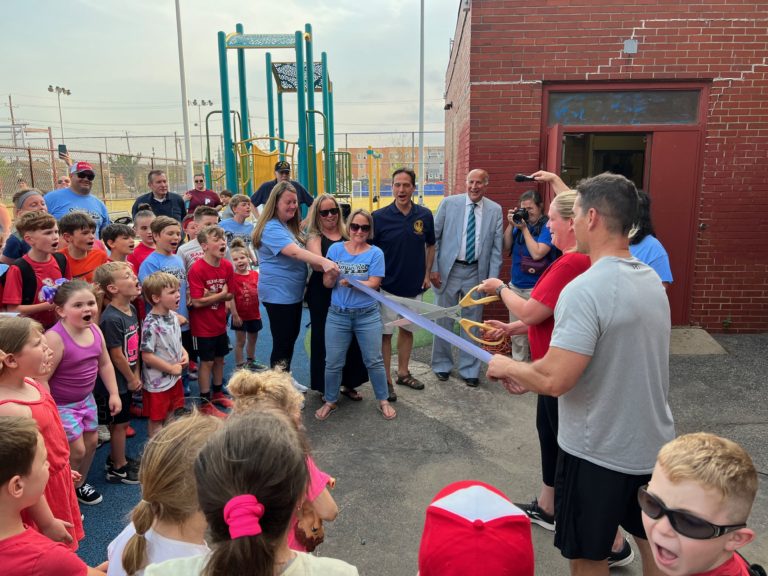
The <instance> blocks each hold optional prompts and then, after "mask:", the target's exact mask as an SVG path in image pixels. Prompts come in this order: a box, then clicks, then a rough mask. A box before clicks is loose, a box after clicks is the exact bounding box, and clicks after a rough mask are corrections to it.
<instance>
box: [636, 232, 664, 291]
mask: <svg viewBox="0 0 768 576" xmlns="http://www.w3.org/2000/svg"><path fill="white" fill-rule="evenodd" d="M629 253H630V254H632V256H634V257H635V258H637V259H638V260H640V262H645V263H646V264H648V266H650V267H651V268H653V269H654V270H655V271H656V274H658V275H659V278H661V281H662V282H669V283H670V284H671V283H672V269H671V268H670V267H669V256H668V255H667V251H666V250H664V246H662V245H661V242H659V241H658V239H657V238H656V237H655V236H652V235H651V234H648V236H646V237H645V238H643V239H642V240H640V242H638V243H637V244H630V245H629Z"/></svg>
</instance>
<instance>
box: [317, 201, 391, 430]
mask: <svg viewBox="0 0 768 576" xmlns="http://www.w3.org/2000/svg"><path fill="white" fill-rule="evenodd" d="M347 229H348V230H349V237H350V239H349V240H347V241H346V242H337V243H336V244H333V245H332V246H331V247H330V248H329V249H328V258H329V259H330V260H332V261H334V262H336V263H337V264H338V271H336V270H330V271H327V272H326V273H325V274H324V275H323V284H324V285H325V287H326V288H332V289H333V291H332V293H331V307H330V310H329V311H328V318H327V320H326V323H325V349H326V354H325V403H324V404H323V405H322V406H321V407H320V408H319V409H318V410H317V412H315V418H317V419H318V420H326V419H327V418H328V417H329V416H330V415H331V414H332V413H333V411H334V410H336V402H337V401H338V399H339V388H340V386H341V372H342V368H343V367H344V360H345V358H346V354H347V348H349V343H350V341H351V340H352V336H353V335H354V336H355V337H356V338H357V341H358V342H359V344H360V350H361V352H362V355H363V361H364V362H365V366H366V367H367V368H368V374H369V376H370V378H371V384H372V385H373V392H374V394H375V396H376V400H378V402H379V408H378V409H379V412H381V414H382V416H384V419H385V420H393V419H394V418H395V417H396V416H397V413H396V412H395V409H394V408H393V407H392V405H391V404H390V403H389V401H388V400H387V398H388V397H389V390H388V388H387V376H386V374H385V372H384V358H383V357H382V355H381V314H380V313H379V304H378V302H376V300H374V299H373V298H371V297H370V296H368V295H367V294H365V293H364V292H363V291H361V290H357V289H355V288H354V287H353V286H352V285H351V284H350V282H349V279H351V278H354V279H355V280H357V281H359V282H360V283H361V284H364V285H365V286H368V287H369V288H371V289H373V290H378V289H379V286H380V285H381V281H382V279H383V278H384V253H383V252H382V251H381V249H380V248H378V247H376V246H371V245H370V244H368V240H370V239H371V238H372V237H373V232H374V231H373V218H372V217H371V214H370V213H369V212H367V211H365V210H362V209H357V210H355V211H353V212H352V214H350V215H349V219H348V220H347Z"/></svg>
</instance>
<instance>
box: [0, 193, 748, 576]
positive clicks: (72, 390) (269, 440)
mask: <svg viewBox="0 0 768 576" xmlns="http://www.w3.org/2000/svg"><path fill="white" fill-rule="evenodd" d="M14 208H15V210H16V220H15V231H13V233H12V234H11V235H10V236H9V237H8V239H7V246H6V250H5V251H4V252H3V263H4V264H6V265H9V268H8V269H7V270H6V271H4V272H3V274H2V276H0V289H1V290H2V297H1V301H2V304H3V306H4V307H5V310H6V311H7V312H10V313H11V314H7V315H4V316H2V317H0V556H2V557H3V559H4V573H7V574H11V575H15V574H43V573H54V574H62V575H69V574H86V573H87V574H100V573H104V572H107V573H108V574H114V575H123V574H125V575H132V574H147V575H175V574H206V575H208V574H225V573H226V574H230V573H231V574H238V573H253V574H264V575H267V574H269V575H272V574H276V573H280V574H285V575H288V576H290V575H292V574H293V575H300V574H329V575H347V574H350V575H351V574H357V570H356V569H355V568H354V567H353V566H350V565H349V564H346V563H344V562H342V561H340V560H333V559H328V558H318V557H315V556H312V555H309V554H307V552H311V551H312V550H313V549H314V548H315V547H316V546H317V545H318V544H320V543H321V542H322V540H323V537H324V533H323V522H330V521H333V520H334V519H335V518H336V515H337V514H338V506H337V505H336V502H335V501H334V499H333V497H332V496H331V489H332V488H333V485H334V480H333V479H332V478H331V476H330V475H328V474H327V473H325V472H323V471H322V470H320V469H319V468H318V467H317V466H316V464H315V462H314V460H313V458H312V456H311V453H310V449H309V446H308V443H307V441H306V438H305V436H304V434H303V430H302V425H301V405H302V396H301V395H300V394H299V393H298V392H297V391H296V390H295V388H294V386H293V384H292V380H291V377H290V375H289V374H287V373H283V372H281V371H279V370H264V369H263V367H261V366H259V365H258V364H257V363H256V361H255V356H254V354H255V346H256V337H257V335H258V332H259V331H260V330H261V327H262V324H261V317H260V314H259V297H258V288H257V286H258V280H259V276H258V272H257V271H255V270H254V266H253V264H254V254H253V250H252V248H251V235H252V232H253V225H252V224H251V223H250V222H248V220H249V217H250V211H251V204H250V201H249V199H248V198H247V197H246V196H241V195H235V196H233V197H232V198H231V201H230V202H228V209H230V210H231V213H232V217H231V218H230V219H228V220H224V221H223V222H219V213H218V212H217V211H216V210H215V209H214V208H212V207H210V206H205V205H201V206H199V207H197V208H196V209H195V211H194V213H193V214H192V215H191V217H189V218H188V219H186V220H185V223H184V226H183V227H182V224H180V223H179V222H178V221H177V220H175V219H174V218H170V217H167V216H158V217H155V215H154V214H153V213H152V212H151V211H149V210H148V209H147V207H146V206H141V207H139V210H138V212H137V213H136V215H135V217H134V221H133V226H132V227H131V226H128V225H126V224H109V225H107V226H105V227H104V228H103V230H102V231H101V238H100V239H97V238H96V237H95V232H96V224H95V222H94V221H93V220H92V219H91V217H90V216H88V215H87V214H85V213H82V212H77V211H73V212H70V213H68V214H67V215H65V216H63V217H62V218H61V219H60V220H58V221H57V220H56V219H55V218H54V217H53V216H51V215H49V214H48V213H47V212H46V210H45V200H44V197H43V195H42V194H40V193H39V192H38V191H36V190H27V191H24V192H23V193H19V194H17V195H16V196H14ZM182 230H184V233H185V234H186V241H184V242H183V236H184V233H183V232H182ZM135 238H138V240H139V242H138V243H136V242H135ZM102 243H103V244H102ZM14 313H15V314H14ZM228 321H229V322H230V323H231V324H230V327H231V328H232V329H233V330H234V331H235V334H236V338H235V343H234V348H235V363H236V366H237V368H238V371H237V372H236V373H235V374H234V375H233V377H232V378H231V379H230V381H229V383H228V389H229V393H231V394H232V396H233V398H230V397H229V396H228V395H227V393H225V390H224V381H223V372H224V358H225V356H226V355H227V354H229V352H230V351H231V347H232V346H231V343H230V339H229V336H228V333H227V329H228ZM194 377H196V378H197V379H198V385H199V391H200V394H199V401H198V402H197V405H196V408H197V409H195V410H192V411H190V410H189V409H188V408H187V407H186V405H185V390H186V388H187V386H188V380H189V379H190V378H194ZM139 406H140V408H139ZM229 409H232V412H231V414H232V417H231V418H229V419H227V420H226V421H225V420H224V419H225V418H227V416H228V415H229V414H230V412H229ZM137 410H138V412H139V413H140V414H142V415H143V416H145V417H146V418H148V432H149V436H150V441H149V443H148V445H147V446H146V448H145V450H144V452H143V455H142V456H141V458H139V457H135V458H132V457H130V456H129V454H128V450H127V449H126V438H127V437H128V436H129V435H130V433H131V428H130V420H131V417H132V415H133V414H135V413H136V412H137ZM190 412H191V414H190ZM99 425H102V426H105V427H107V428H108V430H109V435H110V437H111V444H110V454H109V457H108V458H107V464H106V472H105V474H106V479H107V481H109V482H115V483H125V484H138V483H140V484H141V488H142V492H141V500H140V501H139V502H138V503H137V505H136V507H135V508H134V510H133V513H132V515H131V521H130V524H128V526H126V527H125V529H124V530H123V531H122V532H121V533H120V534H119V536H118V537H117V538H115V540H114V541H113V542H112V543H111V544H110V546H109V549H108V550H107V551H105V554H108V558H109V561H108V563H104V564H102V565H101V566H99V567H97V568H90V567H88V566H86V565H85V564H84V563H83V562H82V561H81V560H79V559H78V558H77V556H76V555H75V554H74V551H75V550H77V547H78V542H79V541H80V540H81V539H82V538H83V537H84V533H83V526H82V517H81V514H80V510H79V506H78V501H79V503H80V504H84V505H94V504H98V503H99V502H101V501H102V500H103V498H102V496H101V494H99V493H98V492H97V491H96V489H95V488H94V487H93V486H92V485H91V484H89V483H88V475H89V472H90V468H91V463H92V461H93V456H94V452H95V450H96V447H97V442H98V435H99V432H98V427H99ZM756 490H757V475H756V472H755V469H754V466H753V464H752V461H751V460H750V458H749V456H748V455H747V454H746V452H745V451H744V450H743V449H742V448H740V447H739V446H738V445H736V444H734V443H733V442H730V441H728V440H724V439H721V438H718V437H716V436H712V435H709V434H694V435H687V436H682V437H680V438H678V439H676V440H674V441H672V442H670V443H669V444H668V445H666V446H665V447H664V448H663V449H662V450H661V452H660V454H659V457H658V461H657V465H656V469H655V470H654V473H653V477H652V479H651V482H650V484H649V485H648V486H646V487H643V488H641V489H640V491H639V493H638V501H639V504H640V508H641V509H642V511H643V522H644V526H645V530H646V532H647V535H648V538H649V542H650V544H651V549H652V551H653V556H654V558H653V559H654V561H655V563H656V565H657V567H658V568H659V570H660V571H661V572H663V573H664V574H668V575H670V576H687V575H694V574H696V575H698V574H706V575H707V576H725V575H742V576H745V575H748V574H753V573H754V572H750V570H751V569H750V567H749V566H748V564H747V563H746V562H745V561H744V560H743V559H742V558H741V557H740V556H739V555H738V554H737V552H736V551H737V549H739V548H741V547H742V546H744V545H746V544H748V543H749V542H750V541H752V539H753V538H754V532H753V531H752V530H751V529H750V528H748V527H747V518H748V516H749V513H750V510H751V506H752V502H753V500H754V498H755V493H756ZM491 491H493V490H491ZM433 504H435V503H433ZM427 518H428V523H429V518H430V516H429V514H428V517H427ZM452 521H455V519H453V520H452ZM475 522H477V520H475ZM474 526H475V527H476V525H474ZM441 529H446V530H447V528H441ZM473 529H474V528H473ZM529 531H530V527H529V526H528V532H529ZM428 532H429V540H426V535H427V533H428ZM435 542H437V543H440V545H441V546H442V545H443V544H444V538H441V537H439V533H437V536H436V532H434V530H433V529H430V530H429V531H427V530H426V528H425V541H424V543H423V545H422V549H421V551H420V569H421V571H422V574H423V575H429V574H442V575H451V574H459V573H465V574H466V573H469V572H461V571H457V570H458V569H456V570H453V569H452V568H451V566H453V567H454V568H456V566H459V565H461V563H460V562H457V563H455V564H451V563H450V562H449V563H446V562H444V561H443V560H445V558H446V555H445V552H444V551H440V550H437V551H435V550H431V549H430V546H431V545H432V543H435ZM526 546H527V548H526V549H528V548H530V546H529V545H527V544H526ZM486 559H487V560H488V561H489V562H490V556H488V558H486ZM489 565H490V564H489ZM519 566H521V567H524V569H523V568H521V571H519V572H518V573H519V574H521V575H523V574H525V576H528V574H532V564H531V562H525V563H522V562H521V563H519ZM435 567H438V568H435ZM452 570H453V571H452ZM475 573H478V574H480V573H483V574H491V573H496V572H488V571H486V572H483V571H482V570H480V571H479V572H475ZM505 573H514V572H505Z"/></svg>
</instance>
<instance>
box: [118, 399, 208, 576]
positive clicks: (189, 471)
mask: <svg viewBox="0 0 768 576" xmlns="http://www.w3.org/2000/svg"><path fill="white" fill-rule="evenodd" d="M220 422H221V420H219V419H217V418H214V417H213V416H205V415H202V414H199V413H194V414H192V415H191V416H187V417H184V418H181V419H179V420H176V421H174V422H172V423H170V424H169V425H168V426H166V427H165V428H163V429H162V430H161V431H160V432H158V434H157V435H156V436H154V437H153V438H152V439H151V440H150V441H149V443H148V444H147V447H146V449H145V450H144V455H143V457H142V461H141V471H140V472H139V481H140V482H141V502H139V503H138V504H137V505H136V507H135V508H134V509H133V512H131V523H130V524H129V525H128V526H126V527H125V529H124V530H123V531H122V532H121V533H120V535H118V537H117V538H115V539H114V540H113V541H112V542H111V543H110V544H109V547H108V549H107V550H108V555H109V570H108V572H107V574H108V575H109V576H133V575H137V576H141V575H142V574H143V573H144V568H146V567H147V566H148V565H149V564H155V563H158V562H163V561H165V560H169V559H171V558H183V557H186V556H197V555H200V554H206V553H207V552H208V546H207V545H206V544H205V540H204V536H205V528H206V522H205V518H204V517H203V515H202V513H201V512H200V505H199V504H198V502H197V485H196V484H195V476H194V464H195V459H196V458H197V454H198V452H199V451H200V449H201V448H202V447H203V446H204V445H205V442H206V440H207V439H208V438H209V437H210V436H211V434H213V433H214V432H215V431H216V430H218V428H219V427H220Z"/></svg>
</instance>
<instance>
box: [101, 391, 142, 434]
mask: <svg viewBox="0 0 768 576" xmlns="http://www.w3.org/2000/svg"><path fill="white" fill-rule="evenodd" d="M95 398H96V409H97V411H98V415H99V424H101V425H104V426H110V425H111V424H127V423H128V422H130V421H131V398H133V392H130V391H129V392H125V393H124V394H120V402H122V403H123V407H122V408H121V409H120V412H118V413H117V414H115V415H114V416H112V415H111V414H110V413H109V396H103V395H101V394H98V395H96V396H95Z"/></svg>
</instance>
